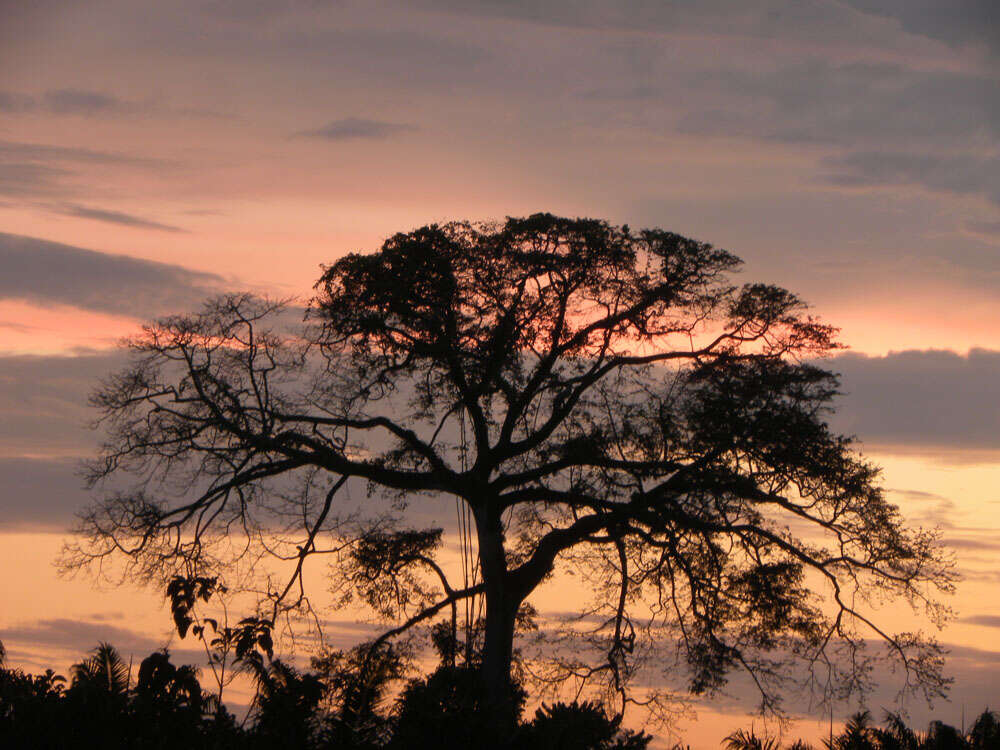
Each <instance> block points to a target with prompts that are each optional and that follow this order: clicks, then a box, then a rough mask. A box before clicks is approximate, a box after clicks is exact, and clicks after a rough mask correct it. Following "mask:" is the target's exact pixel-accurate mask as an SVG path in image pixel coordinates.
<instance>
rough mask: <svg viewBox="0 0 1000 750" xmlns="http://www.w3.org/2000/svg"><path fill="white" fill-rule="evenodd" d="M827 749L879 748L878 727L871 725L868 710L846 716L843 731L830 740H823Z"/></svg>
mask: <svg viewBox="0 0 1000 750" xmlns="http://www.w3.org/2000/svg"><path fill="white" fill-rule="evenodd" d="M823 744H824V745H825V746H826V748H827V750H880V748H879V737H878V729H877V728H876V727H874V726H873V725H872V715H871V712H870V711H868V710H864V711H858V712H857V713H855V714H852V715H851V716H850V718H848V720H847V723H846V724H845V725H844V731H843V732H841V733H840V734H839V735H837V736H836V737H834V738H833V740H832V742H831V741H830V740H824V741H823Z"/></svg>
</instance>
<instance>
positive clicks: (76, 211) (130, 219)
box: [51, 203, 187, 232]
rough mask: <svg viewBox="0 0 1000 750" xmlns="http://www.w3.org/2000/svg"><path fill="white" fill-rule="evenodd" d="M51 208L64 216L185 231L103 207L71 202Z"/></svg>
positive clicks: (184, 230) (170, 230) (143, 227)
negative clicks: (91, 206)
mask: <svg viewBox="0 0 1000 750" xmlns="http://www.w3.org/2000/svg"><path fill="white" fill-rule="evenodd" d="M51 210H52V211H54V212H55V213H59V214H63V215H65V216H77V217H80V218H81V219H93V220H94V221H103V222H105V223H107V224H120V225H122V226H126V227H136V228H137V229H155V230H157V231H160V232H186V231H187V230H186V229H182V228H181V227H175V226H173V225H171V224H161V223H160V222H158V221H151V220H149V219H143V218H142V217H139V216H133V215H132V214H127V213H123V212H121V211H107V210H105V209H100V208H90V207H88V206H80V205H76V204H72V203H71V204H65V205H60V206H54V207H52V209H51Z"/></svg>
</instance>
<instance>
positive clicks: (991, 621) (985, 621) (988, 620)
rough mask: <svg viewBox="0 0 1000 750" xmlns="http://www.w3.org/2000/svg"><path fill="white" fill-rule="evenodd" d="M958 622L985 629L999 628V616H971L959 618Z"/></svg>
mask: <svg viewBox="0 0 1000 750" xmlns="http://www.w3.org/2000/svg"><path fill="white" fill-rule="evenodd" d="M958 621H959V622H964V623H968V624H969V625H982V626H983V627H985V628H1000V615H971V616H969V617H960V618H959V619H958Z"/></svg>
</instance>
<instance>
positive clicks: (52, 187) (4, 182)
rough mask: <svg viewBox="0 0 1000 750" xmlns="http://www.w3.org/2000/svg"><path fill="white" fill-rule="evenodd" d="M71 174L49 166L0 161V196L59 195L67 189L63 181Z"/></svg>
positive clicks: (31, 196)
mask: <svg viewBox="0 0 1000 750" xmlns="http://www.w3.org/2000/svg"><path fill="white" fill-rule="evenodd" d="M0 159H2V155H0ZM71 174H72V172H71V171H70V170H68V169H62V168H61V167H52V166H49V165H47V164H34V163H31V162H3V161H0V195H6V196H10V197H17V198H38V197H46V196H50V195H58V194H59V193H62V192H63V191H64V189H65V188H64V186H63V184H62V180H63V179H64V178H65V177H68V176H69V175H71Z"/></svg>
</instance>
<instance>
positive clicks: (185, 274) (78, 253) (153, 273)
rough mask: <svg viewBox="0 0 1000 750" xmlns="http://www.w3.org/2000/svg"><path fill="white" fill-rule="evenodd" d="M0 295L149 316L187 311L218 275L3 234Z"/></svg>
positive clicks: (211, 289)
mask: <svg viewBox="0 0 1000 750" xmlns="http://www.w3.org/2000/svg"><path fill="white" fill-rule="evenodd" d="M0 267H2V268H3V269H4V272H3V274H0V299H5V298H6V299H21V300H26V301H28V302H33V303H35V304H42V305H51V304H59V305H72V306H75V307H82V308H85V309H89V310H95V311H98V312H103V313H113V314H117V315H129V316H133V317H138V318H150V317H155V316H157V315H162V314H164V313H172V312H183V311H184V310H188V309H191V308H194V307H196V306H198V304H199V303H200V302H201V301H202V300H203V299H204V298H205V297H207V296H209V295H211V294H213V293H217V292H218V291H219V290H220V288H221V285H222V283H223V279H222V277H220V276H217V275H215V274H210V273H204V272H201V271H192V270H190V269H187V268H183V267H181V266H175V265H170V264H167V263H156V262H153V261H148V260H140V259H138V258H131V257H128V256H125V255H111V254H109V253H101V252H97V251H94V250H86V249H84V248H79V247H74V246H72V245H64V244H61V243H58V242H49V241H48V240H42V239H37V238H34V237H25V236H22V235H15V234H5V233H0Z"/></svg>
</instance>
